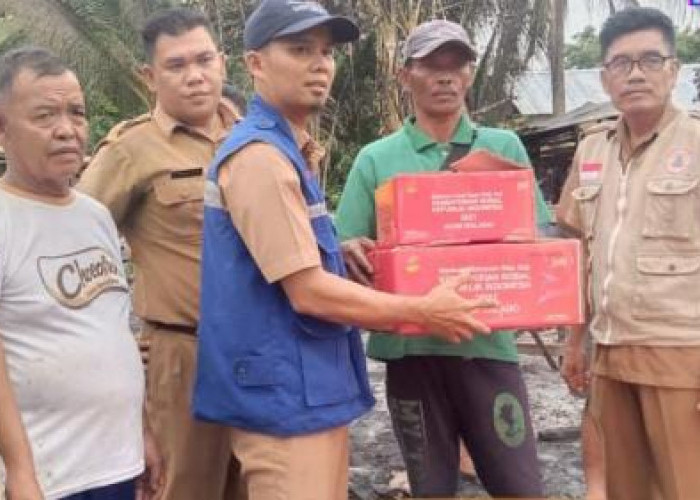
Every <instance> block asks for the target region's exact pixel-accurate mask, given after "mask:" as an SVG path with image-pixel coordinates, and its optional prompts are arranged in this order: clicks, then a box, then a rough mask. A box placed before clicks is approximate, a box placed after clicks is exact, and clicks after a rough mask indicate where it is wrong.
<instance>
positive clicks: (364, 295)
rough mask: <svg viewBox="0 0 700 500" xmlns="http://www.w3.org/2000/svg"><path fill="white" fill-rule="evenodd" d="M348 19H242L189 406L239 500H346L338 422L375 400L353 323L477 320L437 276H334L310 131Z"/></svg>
mask: <svg viewBox="0 0 700 500" xmlns="http://www.w3.org/2000/svg"><path fill="white" fill-rule="evenodd" d="M358 36H359V32H358V28H357V26H356V25H355V24H354V23H353V22H352V21H350V20H348V19H346V18H343V17H338V16H331V15H329V14H328V13H327V12H326V10H325V9H323V8H322V7H321V6H320V5H318V4H316V3H314V2H299V1H291V0H263V2H262V3H261V4H260V5H259V6H258V8H257V9H256V10H255V12H253V14H252V15H251V17H250V18H249V19H248V21H247V23H246V26H245V31H244V38H245V48H246V50H247V52H246V54H245V61H246V66H247V68H248V71H249V72H250V73H251V75H252V77H253V80H254V85H255V90H256V95H255V96H254V98H253V99H252V101H251V102H250V105H249V108H248V115H247V117H246V119H245V120H243V121H242V122H240V124H239V125H237V126H236V127H235V128H234V130H233V132H232V133H231V135H230V136H229V137H228V139H227V140H226V142H225V143H224V144H223V146H222V147H221V148H220V150H219V151H218V153H217V156H216V158H215V160H214V163H213V165H212V167H211V168H210V169H209V174H208V180H207V186H206V193H205V214H204V244H203V253H202V286H201V291H202V296H201V301H200V307H201V314H200V326H199V335H200V336H199V340H200V345H199V354H198V356H199V359H198V372H197V382H196V387H195V394H194V403H193V406H194V411H195V415H196V416H197V417H198V418H200V419H203V420H208V421H213V422H218V423H223V424H225V425H228V426H230V427H231V428H232V439H231V442H232V448H233V451H234V453H235V454H236V456H237V457H238V458H239V460H240V461H241V467H242V471H241V473H242V477H243V481H244V482H245V483H246V485H247V491H248V495H249V498H251V499H252V500H257V499H265V500H267V499H271V498H285V499H290V500H293V499H301V498H303V499H305V500H333V499H343V498H347V470H348V432H347V425H348V424H349V423H350V422H351V421H352V420H354V419H355V418H357V417H359V416H360V415H362V414H363V413H365V412H366V411H368V410H369V409H370V408H371V407H372V404H373V403H374V400H373V398H372V395H371V393H370V388H369V384H368V381H367V372H366V367H365V359H364V352H363V348H362V343H361V340H360V335H359V332H358V330H357V328H354V327H350V326H347V324H352V325H357V326H360V327H366V328H381V329H384V330H387V329H389V330H390V329H391V328H392V325H394V324H397V323H399V322H402V321H409V322H415V323H418V324H421V325H423V326H425V327H426V328H427V329H429V330H431V331H438V332H441V336H442V338H444V339H445V340H447V341H452V342H458V341H459V340H461V339H463V338H471V337H472V336H473V335H474V334H476V333H482V334H486V333H488V332H489V330H488V328H487V327H486V326H485V325H483V324H482V323H480V322H478V321H476V320H475V319H474V318H473V316H472V315H471V313H472V312H473V310H474V309H475V308H479V307H488V306H491V305H493V304H492V302H490V301H489V300H487V299H475V300H466V299H464V298H462V297H461V296H460V295H459V294H457V291H456V290H457V288H459V286H461V285H462V284H463V283H464V281H465V279H466V278H460V279H457V280H453V281H451V282H449V283H444V284H442V285H440V286H438V287H436V288H435V289H434V290H432V291H431V292H430V293H429V294H427V295H426V296H423V297H401V296H395V295H390V294H386V293H380V292H376V291H373V290H371V289H369V288H366V287H363V286H360V285H358V284H356V283H353V282H351V281H349V280H346V279H344V276H345V268H344V264H343V258H342V255H341V252H340V246H339V244H338V241H337V239H336V236H335V230H334V228H333V224H332V222H331V219H330V217H329V215H328V213H327V211H326V207H325V204H324V195H323V192H322V190H321V188H320V187H319V184H318V181H317V176H316V174H317V169H318V162H319V159H320V158H321V157H322V155H323V152H322V150H321V148H320V147H319V146H318V145H317V144H316V143H315V142H314V141H313V140H312V139H311V137H310V135H309V134H308V132H307V131H306V127H307V123H308V121H309V119H310V118H311V117H312V116H313V115H314V114H315V113H316V112H318V111H319V110H320V109H321V107H322V106H323V105H324V103H325V101H326V99H327V98H328V94H329V91H330V88H331V84H332V82H333V77H334V74H335V64H334V60H333V48H334V46H335V45H337V44H339V43H346V42H350V41H353V40H356V39H357V38H358Z"/></svg>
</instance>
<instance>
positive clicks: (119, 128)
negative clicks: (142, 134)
mask: <svg viewBox="0 0 700 500" xmlns="http://www.w3.org/2000/svg"><path fill="white" fill-rule="evenodd" d="M150 121H151V114H150V113H144V114H142V115H141V116H137V117H136V118H131V119H130V120H124V121H122V122H119V123H117V124H116V125H115V126H114V127H112V129H111V130H110V131H109V132H107V135H106V136H104V137H103V138H102V139H101V140H100V142H98V143H97V146H95V151H94V152H93V155H94V154H95V153H97V151H99V149H100V148H101V147H102V146H106V145H107V144H110V143H112V142H115V141H116V140H117V139H119V137H121V136H122V135H124V133H125V132H126V131H127V130H129V129H132V128H134V127H136V126H138V125H141V124H142V123H147V122H150Z"/></svg>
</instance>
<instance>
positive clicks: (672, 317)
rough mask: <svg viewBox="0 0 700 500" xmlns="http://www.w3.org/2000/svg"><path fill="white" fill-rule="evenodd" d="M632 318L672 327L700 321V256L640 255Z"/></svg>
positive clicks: (637, 265) (637, 263) (637, 264)
mask: <svg viewBox="0 0 700 500" xmlns="http://www.w3.org/2000/svg"><path fill="white" fill-rule="evenodd" d="M636 268H637V276H636V283H635V290H634V295H633V297H632V316H633V317H635V318H637V319H663V320H669V321H670V322H673V323H678V322H680V323H685V324H687V323H691V322H692V323H697V321H698V320H699V319H700V255H663V256H660V255H640V256H638V257H637V261H636Z"/></svg>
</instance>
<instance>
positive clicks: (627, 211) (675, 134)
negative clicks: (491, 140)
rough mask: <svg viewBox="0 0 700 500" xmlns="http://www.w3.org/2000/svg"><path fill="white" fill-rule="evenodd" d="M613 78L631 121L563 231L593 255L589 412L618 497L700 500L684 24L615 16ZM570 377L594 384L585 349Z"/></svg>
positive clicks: (699, 160) (696, 224)
mask: <svg viewBox="0 0 700 500" xmlns="http://www.w3.org/2000/svg"><path fill="white" fill-rule="evenodd" d="M600 42H601V51H602V56H603V61H604V63H603V69H602V71H601V80H602V83H603V87H604V88H605V91H606V92H607V93H608V94H609V95H610V98H611V100H612V103H613V104H614V106H615V107H616V108H617V109H618V110H619V111H620V113H621V116H620V119H619V120H618V122H617V124H616V125H615V126H614V127H610V128H609V129H608V130H603V131H600V132H597V133H593V134H590V135H589V136H588V137H586V138H585V139H584V140H583V141H582V143H581V144H580V146H579V148H578V150H577V152H576V155H575V157H574V162H573V165H572V169H571V173H570V175H569V179H568V180H567V183H566V185H565V186H564V191H563V193H562V199H561V202H560V205H559V209H558V213H557V218H558V220H559V222H560V223H561V224H562V225H564V226H566V227H568V228H570V229H572V230H574V231H576V232H577V233H578V234H579V235H580V236H581V237H582V238H583V239H584V241H585V243H586V248H587V252H588V272H587V276H588V280H589V283H588V287H587V289H588V292H589V313H590V314H589V319H590V323H589V328H588V329H589V331H590V332H591V334H592V335H593V338H594V341H595V344H596V349H595V354H594V355H593V359H592V363H591V373H592V377H591V387H590V394H591V399H590V407H589V411H590V414H591V416H592V418H593V420H594V422H595V425H596V427H597V428H598V429H599V430H600V432H601V436H602V444H603V448H604V456H605V462H606V464H605V468H606V490H607V495H608V499H609V500H617V499H634V500H646V499H651V498H659V496H658V494H659V493H660V494H661V497H662V498H664V499H667V500H670V499H680V500H682V499H691V498H700V473H699V471H700V411H699V410H700V407H699V406H698V401H699V400H700V121H698V120H697V119H695V118H693V117H690V116H688V115H687V114H686V113H684V112H682V111H680V110H678V109H676V108H675V107H674V106H673V105H672V104H671V91H672V89H673V87H674V85H675V83H676V79H677V76H678V69H679V63H678V61H677V59H676V57H675V33H674V28H673V24H672V22H671V20H670V19H669V18H668V17H667V16H666V15H664V14H662V13H661V12H659V11H658V10H655V9H650V8H635V9H628V10H624V11H621V12H619V13H617V14H616V15H614V16H612V17H610V18H609V19H608V20H607V21H606V22H605V24H604V25H603V28H602V30H601V33H600ZM584 337H585V330H583V329H582V330H581V331H578V332H575V334H574V335H573V336H572V337H571V339H570V342H569V346H568V349H567V352H566V356H565V369H564V375H565V378H566V379H567V382H568V383H569V385H570V386H571V387H572V388H575V389H579V390H580V389H581V388H585V387H586V385H587V374H586V373H585V370H586V366H587V364H586V362H585V360H584V354H583V353H584V350H583V340H584Z"/></svg>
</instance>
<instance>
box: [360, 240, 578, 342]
mask: <svg viewBox="0 0 700 500" xmlns="http://www.w3.org/2000/svg"><path fill="white" fill-rule="evenodd" d="M372 260H373V265H374V273H375V274H374V285H375V288H377V289H378V290H383V291H387V292H394V293H398V294H405V295H423V294H425V293H427V292H428V291H430V289H432V288H433V287H434V286H435V285H436V284H437V283H438V282H440V280H444V279H447V278H450V277H453V276H456V275H459V274H462V273H464V272H469V274H470V281H469V282H468V283H467V284H466V285H464V286H463V287H462V288H461V289H460V291H459V292H460V293H461V294H462V295H464V296H465V297H477V296H490V297H494V298H495V299H496V300H497V301H498V303H499V306H497V307H495V308H493V309H484V310H479V311H478V312H475V316H476V317H477V318H478V319H480V320H482V321H484V322H485V323H486V324H487V325H489V326H490V327H492V328H497V329H498V328H525V327H546V326H558V325H573V324H580V323H582V322H583V301H582V296H581V268H580V262H581V257H580V243H579V241H578V240H574V239H566V240H565V239H562V240H542V241H538V242H534V243H504V244H498V243H497V244H484V245H452V246H440V247H428V246H424V247H397V248H393V249H377V250H376V251H375V252H373V254H372ZM397 326H398V331H399V332H400V333H404V334H422V333H426V332H424V331H422V330H421V328H420V327H419V326H418V325H414V324H408V323H406V324H402V325H397Z"/></svg>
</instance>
